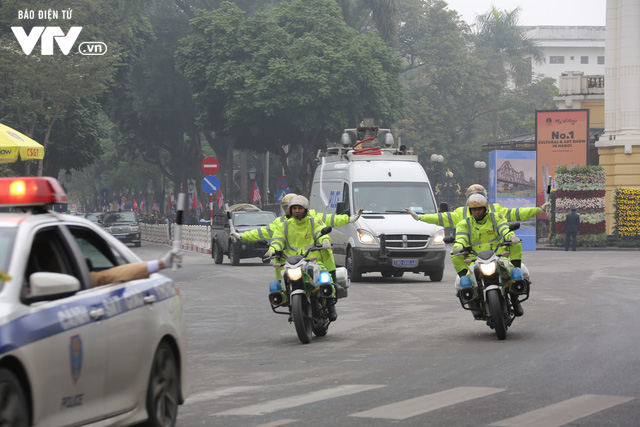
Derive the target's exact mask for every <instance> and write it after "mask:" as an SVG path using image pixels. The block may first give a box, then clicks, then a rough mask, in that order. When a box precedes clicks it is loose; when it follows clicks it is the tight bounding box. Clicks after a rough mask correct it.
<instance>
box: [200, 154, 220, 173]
mask: <svg viewBox="0 0 640 427" xmlns="http://www.w3.org/2000/svg"><path fill="white" fill-rule="evenodd" d="M218 169H220V163H219V162H218V159H216V158H215V157H207V158H206V159H204V160H203V161H202V172H204V174H205V175H215V174H216V172H218Z"/></svg>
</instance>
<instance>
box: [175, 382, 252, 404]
mask: <svg viewBox="0 0 640 427" xmlns="http://www.w3.org/2000/svg"><path fill="white" fill-rule="evenodd" d="M261 388H264V386H245V387H240V386H238V387H227V388H222V389H220V390H215V391H206V392H204V393H198V394H193V395H191V396H189V398H188V399H187V400H186V401H185V403H184V404H185V405H192V404H194V403H200V402H208V401H211V400H216V399H219V398H221V397H225V396H231V395H233V394H238V393H244V392H247V391H254V390H259V389H261Z"/></svg>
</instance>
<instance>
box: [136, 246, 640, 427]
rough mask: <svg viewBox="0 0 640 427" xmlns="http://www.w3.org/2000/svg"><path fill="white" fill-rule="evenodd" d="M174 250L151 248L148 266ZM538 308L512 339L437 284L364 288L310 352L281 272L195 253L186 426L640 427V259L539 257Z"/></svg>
mask: <svg viewBox="0 0 640 427" xmlns="http://www.w3.org/2000/svg"><path fill="white" fill-rule="evenodd" d="M165 249H166V247H162V246H160V245H152V244H146V243H145V244H143V248H140V249H136V251H138V252H139V253H140V255H141V256H142V257H144V258H149V257H152V256H157V255H159V254H161V253H162V252H163V251H164V250H165ZM525 263H526V264H527V265H528V266H529V269H530V271H531V273H532V277H533V282H534V283H533V287H532V297H531V299H530V300H529V301H527V302H525V303H524V304H523V306H524V309H525V315H524V317H522V318H519V319H516V321H515V322H514V324H513V325H512V328H510V329H509V331H508V336H507V339H506V340H505V341H498V340H497V338H496V337H495V334H494V333H493V332H492V331H491V330H490V329H489V328H488V327H487V326H486V325H485V324H484V323H482V322H478V321H474V320H473V318H472V316H471V314H470V313H468V312H466V311H464V310H462V309H461V308H460V306H459V303H458V302H457V299H456V298H455V296H454V291H453V285H452V282H453V277H454V272H453V269H452V268H451V265H450V264H448V265H447V269H446V271H445V277H444V280H443V281H442V282H440V283H432V282H430V281H429V280H428V279H427V278H425V277H423V276H419V275H412V274H409V275H407V276H405V277H403V278H399V279H384V278H382V277H380V276H379V275H376V274H367V275H365V276H364V280H365V281H364V282H361V283H354V284H352V287H351V289H350V295H349V297H348V298H347V299H344V300H341V301H340V303H339V304H338V313H339V319H338V321H337V322H335V323H334V324H332V325H331V327H330V328H329V333H328V335H327V336H326V337H324V338H314V340H313V341H312V342H311V343H310V344H308V345H302V344H301V343H300V342H299V341H298V339H297V337H296V334H295V330H294V327H293V325H290V324H288V323H287V319H286V317H285V316H281V315H276V314H274V313H273V312H271V309H270V308H269V305H268V302H267V288H268V282H269V280H271V278H272V277H273V269H272V267H268V266H264V265H263V264H262V263H261V262H260V260H259V259H255V260H243V261H242V263H241V265H240V266H238V267H232V266H231V265H230V264H229V261H228V259H225V263H224V264H222V265H215V264H214V263H213V262H212V260H211V258H210V257H209V256H208V255H204V254H196V253H188V254H186V256H185V262H184V264H185V268H183V269H181V270H180V271H178V272H168V273H167V274H169V275H172V276H173V277H174V278H175V279H176V280H177V281H178V282H179V283H180V286H181V289H182V292H183V295H184V297H185V307H184V309H185V315H186V318H187V321H188V324H189V355H188V357H189V361H188V362H189V372H188V374H189V377H190V379H191V394H190V396H189V398H188V400H187V403H186V404H185V405H184V406H182V407H181V408H180V416H179V423H178V424H179V425H180V426H280V425H301V426H302V425H304V426H365V425H366V426H386V425H407V426H425V425H428V426H453V425H455V426H461V425H468V426H476V425H495V426H545V427H548V426H560V425H580V426H637V425H638V415H640V383H639V382H638V380H637V372H638V366H639V362H640V355H639V353H640V352H639V350H640V345H639V343H640V328H639V327H638V325H640V310H639V307H640V292H639V291H640V271H639V270H640V269H639V268H638V252H617V251H584V252H580V251H578V252H563V251H562V252H557V251H537V252H526V253H525Z"/></svg>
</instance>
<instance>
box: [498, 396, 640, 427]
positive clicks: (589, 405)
mask: <svg viewBox="0 0 640 427" xmlns="http://www.w3.org/2000/svg"><path fill="white" fill-rule="evenodd" d="M634 399H635V398H633V397H624V396H606V395H597V394H584V395H582V396H578V397H574V398H572V399H568V400H565V401H562V402H558V403H554V404H553V405H549V406H545V407H544V408H540V409H536V410H534V411H530V412H525V413H524V414H520V415H518V416H516V417H513V418H507V419H506V420H502V421H498V422H495V423H493V424H489V425H490V426H500V427H511V426H518V427H525V426H528V427H537V426H540V427H558V426H562V425H565V424H568V423H570V422H573V421H575V420H578V419H580V418H584V417H586V416H589V415H593V414H595V413H596V412H600V411H604V410H605V409H608V408H611V407H614V406H617V405H621V404H623V403H627V402H629V401H631V400H634Z"/></svg>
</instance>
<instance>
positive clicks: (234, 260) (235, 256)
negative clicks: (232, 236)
mask: <svg viewBox="0 0 640 427" xmlns="http://www.w3.org/2000/svg"><path fill="white" fill-rule="evenodd" d="M229 261H231V265H238V264H240V254H239V253H238V245H237V244H236V243H233V242H229Z"/></svg>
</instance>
